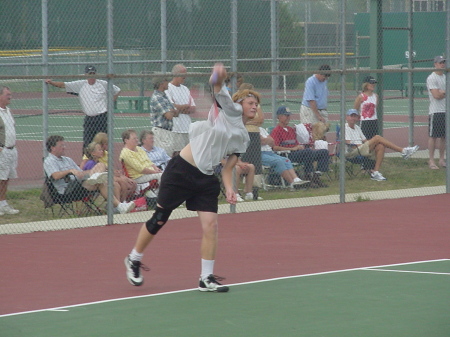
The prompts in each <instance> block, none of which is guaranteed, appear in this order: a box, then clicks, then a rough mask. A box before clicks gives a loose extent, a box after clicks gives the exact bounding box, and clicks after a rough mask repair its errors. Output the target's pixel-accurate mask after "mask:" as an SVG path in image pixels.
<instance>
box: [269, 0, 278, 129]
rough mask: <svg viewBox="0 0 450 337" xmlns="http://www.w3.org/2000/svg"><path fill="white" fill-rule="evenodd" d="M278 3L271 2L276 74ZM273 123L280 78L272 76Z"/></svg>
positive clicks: (271, 30)
mask: <svg viewBox="0 0 450 337" xmlns="http://www.w3.org/2000/svg"><path fill="white" fill-rule="evenodd" d="M277 41H278V39H277V3H276V1H275V0H271V1H270V56H271V58H272V62H271V70H272V72H273V73H274V72H276V71H277V70H278V61H277V59H278V53H277V51H278V44H277ZM271 77H272V102H271V103H272V104H271V105H272V121H273V124H274V125H275V124H276V120H277V116H276V115H275V112H276V109H277V100H276V95H277V87H278V76H277V75H272V76H271Z"/></svg>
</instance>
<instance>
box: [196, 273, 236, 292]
mask: <svg viewBox="0 0 450 337" xmlns="http://www.w3.org/2000/svg"><path fill="white" fill-rule="evenodd" d="M223 279H224V278H223V277H219V276H215V275H213V274H211V275H209V276H208V277H207V278H206V279H204V280H202V279H201V278H200V282H199V285H198V290H200V291H215V292H218V293H226V292H228V290H230V288H228V287H227V286H224V285H222V284H221V283H219V282H218V281H217V280H219V281H222V280H223Z"/></svg>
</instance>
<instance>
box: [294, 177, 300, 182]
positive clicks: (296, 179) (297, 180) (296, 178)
mask: <svg viewBox="0 0 450 337" xmlns="http://www.w3.org/2000/svg"><path fill="white" fill-rule="evenodd" d="M299 181H302V180H301V179H300V178H299V177H295V178H294V181H293V182H294V183H296V182H299Z"/></svg>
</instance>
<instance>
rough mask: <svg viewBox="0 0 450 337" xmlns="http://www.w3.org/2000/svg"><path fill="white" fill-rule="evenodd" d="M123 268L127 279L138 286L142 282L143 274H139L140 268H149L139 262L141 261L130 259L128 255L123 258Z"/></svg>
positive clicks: (147, 269) (146, 269)
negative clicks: (125, 270)
mask: <svg viewBox="0 0 450 337" xmlns="http://www.w3.org/2000/svg"><path fill="white" fill-rule="evenodd" d="M124 262H125V268H126V269H127V279H128V281H129V282H130V283H131V284H132V285H134V286H140V285H142V283H144V276H142V275H141V268H142V269H144V270H145V271H149V270H150V268H148V267H147V266H145V265H144V264H142V263H141V261H131V260H130V257H129V256H127V257H126V258H125V261H124Z"/></svg>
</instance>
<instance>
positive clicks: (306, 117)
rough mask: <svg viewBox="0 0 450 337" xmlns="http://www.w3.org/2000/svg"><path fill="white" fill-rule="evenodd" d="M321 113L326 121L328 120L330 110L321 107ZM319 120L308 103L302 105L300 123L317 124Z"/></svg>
mask: <svg viewBox="0 0 450 337" xmlns="http://www.w3.org/2000/svg"><path fill="white" fill-rule="evenodd" d="M319 114H320V115H321V116H322V117H323V118H325V123H326V122H328V111H327V110H326V109H319ZM317 122H319V120H318V119H317V117H316V114H315V113H314V111H312V109H311V108H309V107H307V106H306V105H303V104H302V105H300V123H303V124H316V123H317Z"/></svg>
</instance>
